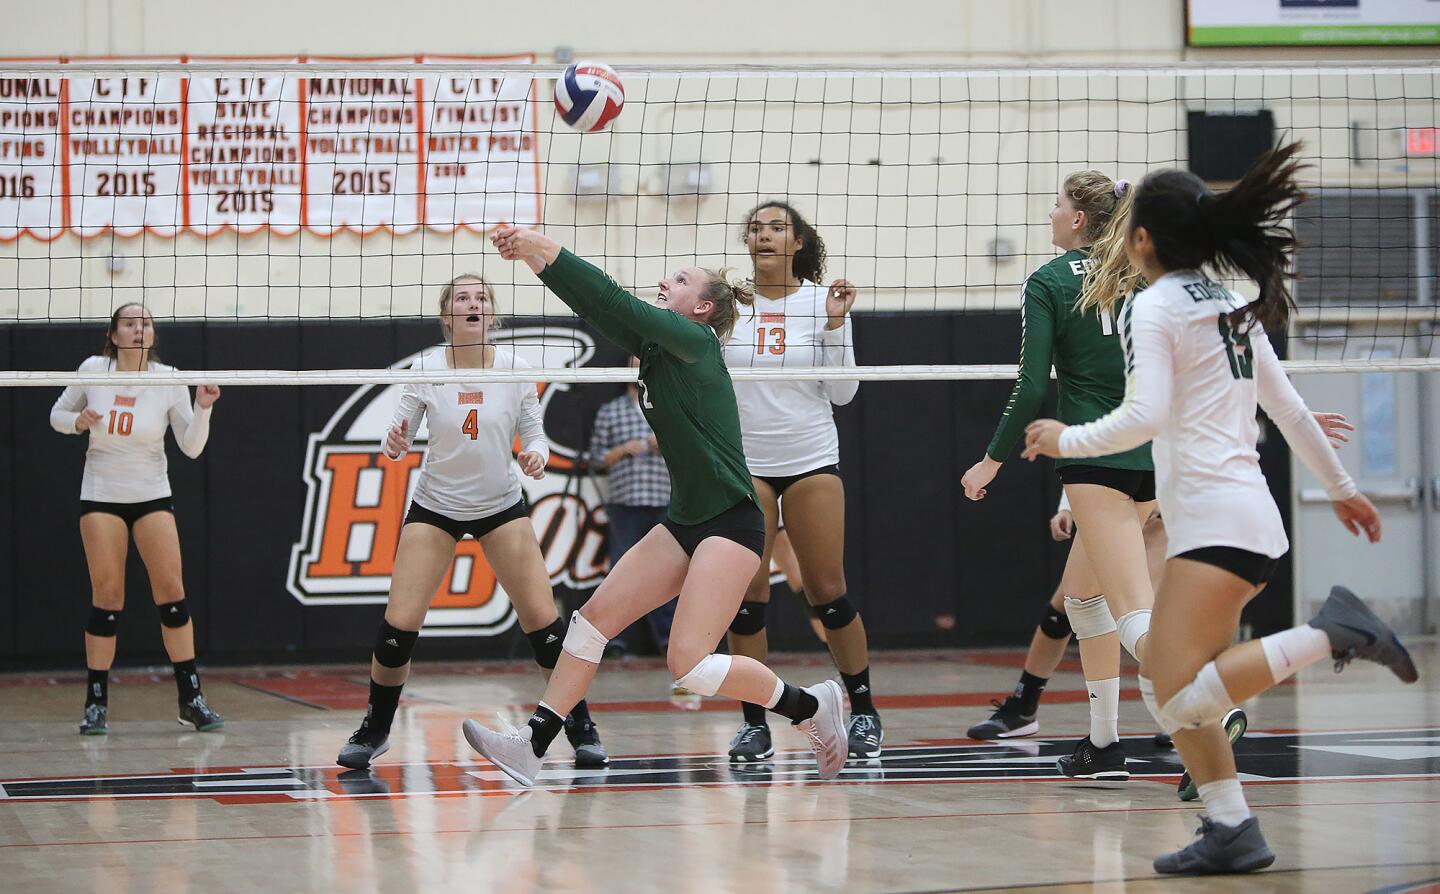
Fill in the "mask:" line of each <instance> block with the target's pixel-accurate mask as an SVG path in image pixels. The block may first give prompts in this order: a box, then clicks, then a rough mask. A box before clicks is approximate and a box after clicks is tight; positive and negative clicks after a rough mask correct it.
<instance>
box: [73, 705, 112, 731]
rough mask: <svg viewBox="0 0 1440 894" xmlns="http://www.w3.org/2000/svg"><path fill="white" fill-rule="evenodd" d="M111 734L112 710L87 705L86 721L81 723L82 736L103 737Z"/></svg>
mask: <svg viewBox="0 0 1440 894" xmlns="http://www.w3.org/2000/svg"><path fill="white" fill-rule="evenodd" d="M108 732H110V709H109V708H107V707H105V706H104V705H86V706H85V719H84V720H82V721H80V735H82V736H103V735H105V734H106V733H108Z"/></svg>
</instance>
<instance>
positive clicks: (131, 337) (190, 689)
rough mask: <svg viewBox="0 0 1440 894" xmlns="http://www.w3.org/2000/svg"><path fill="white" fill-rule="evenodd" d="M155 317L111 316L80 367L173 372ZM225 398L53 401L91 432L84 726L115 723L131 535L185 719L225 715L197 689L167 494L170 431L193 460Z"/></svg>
mask: <svg viewBox="0 0 1440 894" xmlns="http://www.w3.org/2000/svg"><path fill="white" fill-rule="evenodd" d="M154 350H155V320H154V318H153V317H151V315H150V311H148V310H146V309H145V307H144V306H142V305H139V304H125V305H122V306H120V307H119V308H117V309H116V310H115V313H114V314H112V315H111V317H110V330H109V332H107V333H106V336H105V347H104V350H103V354H102V356H98V357H91V358H89V359H87V360H86V361H85V362H84V363H82V364H81V365H80V371H81V372H110V371H115V372H134V373H139V372H141V371H142V370H145V371H148V372H152V373H154V372H168V371H172V370H173V369H174V367H171V366H166V365H165V364H163V363H160V362H159V361H157V360H156V359H155V356H154ZM219 397H220V389H219V388H217V387H215V386H214V385H202V386H201V387H200V388H198V389H197V390H196V393H195V404H194V408H193V409H192V408H191V404H190V390H189V389H188V388H186V387H185V386H184V385H143V384H140V383H138V382H137V383H133V384H132V383H128V382H127V383H125V384H122V385H84V386H82V385H71V386H70V387H68V388H66V389H65V390H64V392H62V393H61V395H60V398H59V399H58V400H56V401H55V406H54V407H53V408H52V409H51V410H50V425H51V426H52V427H53V428H54V429H55V430H56V431H58V432H60V433H62V434H67V435H78V434H86V433H88V434H89V436H90V443H89V445H88V447H87V449H86V451H85V475H84V478H83V479H82V480H81V485H80V538H81V540H82V541H83V542H84V544H85V560H86V563H87V564H88V566H89V569H90V589H91V606H90V619H89V621H88V622H87V623H86V625H85V664H86V667H87V668H89V679H88V680H87V681H86V690H85V718H84V720H83V721H81V723H80V732H81V733H82V734H83V735H88V736H99V735H105V734H106V733H107V732H108V731H109V705H110V665H111V664H112V663H114V661H115V634H116V630H117V628H118V626H119V617H120V612H121V609H123V608H124V607H125V556H126V554H127V553H128V552H129V549H130V539H131V538H132V537H133V538H134V540H135V546H136V548H137V549H138V550H139V551H140V558H141V560H142V561H144V563H145V569H146V570H147V571H148V572H149V573H150V589H151V593H152V595H153V596H154V598H155V607H156V608H157V609H158V610H159V612H160V624H161V628H160V632H161V636H162V638H163V640H164V642H165V651H166V653H167V654H168V655H169V656H170V661H171V663H172V664H173V666H174V671H175V685H176V688H177V689H178V690H179V695H180V712H179V717H180V722H181V723H186V724H190V725H191V726H194V727H195V728H196V729H198V730H201V731H207V732H208V731H210V730H216V729H219V728H220V727H222V726H223V725H224V723H225V721H224V720H222V719H221V718H220V715H219V714H217V713H215V711H214V710H213V709H212V708H211V707H210V706H209V704H207V703H206V701H205V697H204V696H203V695H201V693H200V674H199V672H198V671H197V670H196V669H195V628H194V625H193V624H191V622H190V610H189V608H188V606H187V605H186V602H185V583H184V579H183V577H182V575H181V571H180V535H179V533H178V531H177V530H176V527H175V512H174V507H173V504H172V503H171V501H170V476H169V473H168V468H167V465H166V461H165V432H166V431H167V430H170V431H174V432H175V442H176V443H177V444H179V445H180V450H181V451H182V452H184V454H185V455H186V456H188V457H190V458H192V459H194V458H195V457H198V456H199V455H200V451H202V450H204V449H205V442H206V440H207V439H208V438H209V437H210V412H211V408H212V407H213V406H214V404H215V401H216V400H217V399H219Z"/></svg>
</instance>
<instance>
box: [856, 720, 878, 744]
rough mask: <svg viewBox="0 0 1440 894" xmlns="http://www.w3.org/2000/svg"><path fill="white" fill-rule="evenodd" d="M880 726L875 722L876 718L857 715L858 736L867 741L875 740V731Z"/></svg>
mask: <svg viewBox="0 0 1440 894" xmlns="http://www.w3.org/2000/svg"><path fill="white" fill-rule="evenodd" d="M879 726H880V725H879V724H878V723H876V722H875V718H874V717H871V716H870V715H869V714H857V715H855V733H856V735H859V736H863V737H864V738H866V739H874V738H875V730H876V729H878V728H879Z"/></svg>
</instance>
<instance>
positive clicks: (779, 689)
mask: <svg viewBox="0 0 1440 894" xmlns="http://www.w3.org/2000/svg"><path fill="white" fill-rule="evenodd" d="M784 694H785V681H784V680H782V679H780V678H779V677H778V676H777V677H776V678H775V691H774V692H772V693H771V694H770V701H768V702H766V703H765V707H766V708H773V707H775V706H776V705H778V704H780V696H782V695H784Z"/></svg>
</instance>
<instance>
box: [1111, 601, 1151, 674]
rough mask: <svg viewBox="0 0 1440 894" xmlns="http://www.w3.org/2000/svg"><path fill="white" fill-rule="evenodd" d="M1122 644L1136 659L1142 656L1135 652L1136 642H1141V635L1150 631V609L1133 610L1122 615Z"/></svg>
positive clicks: (1120, 625)
mask: <svg viewBox="0 0 1440 894" xmlns="http://www.w3.org/2000/svg"><path fill="white" fill-rule="evenodd" d="M1119 627H1120V645H1122V646H1124V647H1125V651H1127V652H1129V653H1130V657H1131V658H1134V659H1135V660H1136V661H1139V660H1140V656H1139V655H1137V654H1135V644H1136V643H1138V642H1140V637H1142V636H1144V635H1145V634H1147V633H1149V632H1150V609H1148V608H1142V609H1137V610H1135V611H1133V612H1126V613H1125V614H1123V615H1121V616H1120V624H1119Z"/></svg>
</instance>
